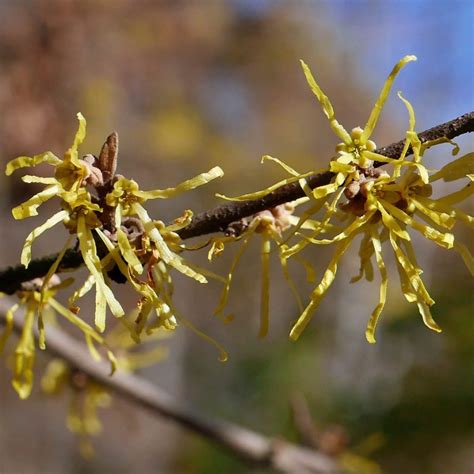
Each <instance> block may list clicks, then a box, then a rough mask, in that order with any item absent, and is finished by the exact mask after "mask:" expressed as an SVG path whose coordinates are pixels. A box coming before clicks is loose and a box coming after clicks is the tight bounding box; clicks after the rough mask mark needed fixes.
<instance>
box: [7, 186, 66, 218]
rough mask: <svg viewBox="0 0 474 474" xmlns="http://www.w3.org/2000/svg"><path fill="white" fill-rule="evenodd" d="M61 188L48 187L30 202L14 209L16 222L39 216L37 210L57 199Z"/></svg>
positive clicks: (29, 200)
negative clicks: (45, 203)
mask: <svg viewBox="0 0 474 474" xmlns="http://www.w3.org/2000/svg"><path fill="white" fill-rule="evenodd" d="M60 189H61V187H60V186H59V185H53V186H48V187H47V188H45V189H43V191H41V192H39V193H38V194H35V195H34V196H32V197H31V198H30V199H28V201H25V202H24V203H22V204H20V205H19V206H16V207H14V208H13V209H12V214H13V217H14V218H15V219H16V220H20V219H25V218H26V217H31V216H37V215H38V212H37V210H36V209H37V208H38V207H39V206H41V204H43V202H46V201H48V200H49V199H51V198H53V197H55V196H57V195H58V193H59V192H60Z"/></svg>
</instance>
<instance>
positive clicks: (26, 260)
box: [20, 211, 69, 268]
mask: <svg viewBox="0 0 474 474" xmlns="http://www.w3.org/2000/svg"><path fill="white" fill-rule="evenodd" d="M68 215H69V214H68V212H67V211H59V212H57V213H56V214H54V215H53V216H51V217H50V218H49V219H48V220H47V221H46V222H45V223H44V224H42V225H40V226H38V227H36V228H35V229H33V230H32V231H31V232H30V233H29V234H28V236H27V237H26V240H25V243H24V245H23V250H22V251H21V259H20V261H21V263H22V265H24V266H25V268H28V265H29V264H30V261H31V246H32V245H33V241H34V240H35V239H36V238H37V237H39V236H40V235H41V234H42V233H43V232H45V231H47V230H48V229H51V227H54V226H55V225H56V224H58V223H59V222H61V221H63V220H64V219H67V217H68Z"/></svg>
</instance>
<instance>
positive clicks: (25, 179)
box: [21, 174, 58, 185]
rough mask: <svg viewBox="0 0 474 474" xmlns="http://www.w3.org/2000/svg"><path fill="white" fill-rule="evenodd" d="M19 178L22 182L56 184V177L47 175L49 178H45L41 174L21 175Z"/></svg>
mask: <svg viewBox="0 0 474 474" xmlns="http://www.w3.org/2000/svg"><path fill="white" fill-rule="evenodd" d="M21 180H22V181H23V182H24V183H28V184H30V183H37V184H48V185H49V184H58V182H57V180H56V178H52V177H49V178H45V177H43V176H31V175H29V174H27V175H25V176H22V177H21Z"/></svg>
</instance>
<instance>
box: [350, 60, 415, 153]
mask: <svg viewBox="0 0 474 474" xmlns="http://www.w3.org/2000/svg"><path fill="white" fill-rule="evenodd" d="M410 61H416V56H405V57H404V58H402V59H401V60H400V61H398V63H397V64H396V65H395V67H394V68H393V69H392V72H391V73H390V74H389V76H388V77H387V80H386V81H385V84H384V85H383V87H382V90H381V91H380V95H379V97H378V99H377V101H376V102H375V105H374V108H373V109H372V112H371V113H370V116H369V119H368V120H367V123H366V125H365V127H364V131H363V132H362V135H361V137H360V140H359V142H360V144H361V145H365V144H366V143H367V140H368V139H369V138H370V136H371V135H372V132H373V131H374V128H375V125H376V124H377V121H378V119H379V116H380V112H381V111H382V109H383V106H384V105H385V101H386V100H387V98H388V96H389V94H390V90H391V88H392V84H393V81H394V80H395V77H396V76H397V74H398V73H399V71H400V70H401V69H402V68H403V67H404V66H405V65H406V64H408V63H409V62H410Z"/></svg>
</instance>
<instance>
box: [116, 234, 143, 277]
mask: <svg viewBox="0 0 474 474" xmlns="http://www.w3.org/2000/svg"><path fill="white" fill-rule="evenodd" d="M117 244H118V246H119V248H120V252H121V254H122V256H123V258H124V259H125V261H126V262H127V264H128V265H129V266H130V268H132V269H133V271H134V272H135V273H138V274H139V275H141V274H142V273H143V266H142V264H141V263H140V260H138V257H137V256H136V255H135V252H134V250H133V248H132V246H131V245H130V241H129V240H128V238H127V235H126V234H125V232H124V231H123V230H122V229H117Z"/></svg>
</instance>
